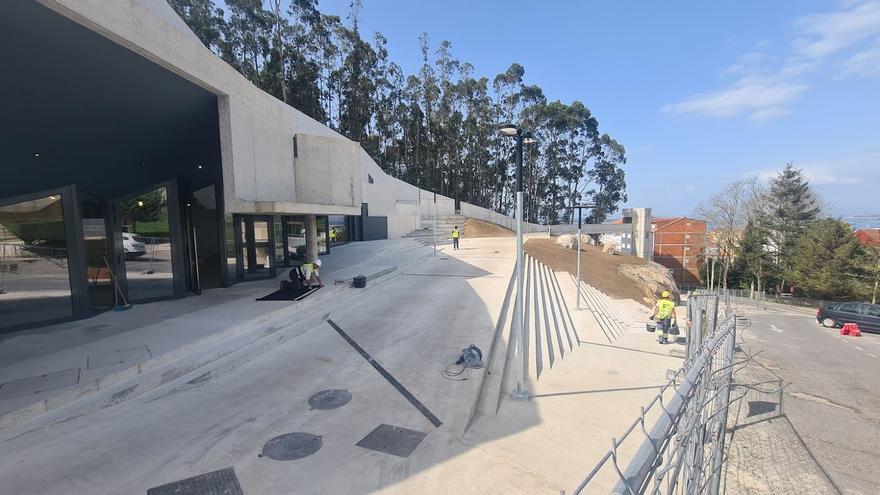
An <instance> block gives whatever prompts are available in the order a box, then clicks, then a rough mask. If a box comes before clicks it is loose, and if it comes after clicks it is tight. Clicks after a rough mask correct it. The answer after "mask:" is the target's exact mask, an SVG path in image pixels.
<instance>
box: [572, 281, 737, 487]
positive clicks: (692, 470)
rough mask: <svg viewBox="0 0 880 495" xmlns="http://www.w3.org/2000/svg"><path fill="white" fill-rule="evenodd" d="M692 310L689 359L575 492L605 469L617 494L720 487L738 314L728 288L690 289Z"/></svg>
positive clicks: (688, 333) (689, 307)
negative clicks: (711, 290)
mask: <svg viewBox="0 0 880 495" xmlns="http://www.w3.org/2000/svg"><path fill="white" fill-rule="evenodd" d="M687 314H688V328H687V339H688V353H687V356H686V359H685V363H684V366H683V367H682V368H681V369H680V370H678V372H676V373H675V376H674V377H673V378H672V380H670V381H669V383H667V384H666V386H664V387H663V388H662V389H661V390H660V392H659V393H658V394H657V396H655V397H654V399H653V400H652V401H651V402H650V403H649V404H648V405H647V406H646V407H645V408H642V410H641V413H640V415H639V417H638V418H637V419H636V420H635V421H634V422H633V423H632V424H631V425H630V427H629V428H627V430H626V431H624V433H623V435H622V436H621V437H620V440H618V439H617V438H613V439H612V448H611V450H610V451H608V452H607V453H606V454H605V455H604V456H603V457H602V459H601V460H600V461H599V463H598V464H597V465H596V467H595V468H594V469H593V470H592V471H591V472H590V473H589V474H588V475H587V477H586V478H585V479H584V480H583V482H581V484H580V485H578V487H577V488H575V490H574V493H575V494H579V493H585V492H584V490H585V489H586V488H587V487H588V486H590V484H591V483H592V482H594V480H596V479H598V478H599V477H600V476H602V475H603V474H604V475H605V476H606V478H607V476H611V477H612V478H615V479H616V482H615V484H614V487H613V489H612V493H614V494H626V495H633V494H642V493H651V494H673V493H686V494H694V493H712V494H717V493H718V490H719V488H720V481H721V476H720V473H721V467H722V465H723V463H724V460H725V459H724V441H725V432H726V425H727V411H728V409H729V405H730V388H731V386H732V385H733V368H734V365H735V362H734V353H735V351H736V316H735V315H734V314H733V313H732V311H731V310H730V297H729V295H718V294H710V293H692V294H690V295H689V296H688V308H687ZM649 418H651V419H649ZM637 431H638V433H636V432H637ZM627 441H629V442H630V443H632V442H633V441H638V442H639V446H638V448H637V449H635V451H634V452H632V450H629V451H628V450H626V449H624V448H622V447H621V446H622V445H623V444H624V443H625V442H627ZM609 473H610V474H609ZM593 491H595V490H591V493H592V492H593Z"/></svg>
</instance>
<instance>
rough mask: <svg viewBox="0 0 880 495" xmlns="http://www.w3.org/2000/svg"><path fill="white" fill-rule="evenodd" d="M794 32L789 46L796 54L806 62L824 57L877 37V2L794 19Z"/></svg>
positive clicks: (879, 31) (879, 17) (879, 25)
mask: <svg viewBox="0 0 880 495" xmlns="http://www.w3.org/2000/svg"><path fill="white" fill-rule="evenodd" d="M795 28H796V29H797V30H798V32H799V34H800V36H799V37H798V38H796V39H795V40H794V41H793V42H792V47H793V48H794V50H795V52H796V53H797V54H799V55H801V56H804V57H807V58H822V57H827V56H829V55H832V54H834V53H837V52H838V51H840V50H842V49H844V48H847V47H850V46H853V45H856V44H858V43H860V42H862V41H864V40H866V39H868V38H872V37H874V36H875V35H877V34H880V2H878V1H870V2H865V3H862V4H859V5H855V6H853V7H851V8H848V9H846V10H842V11H839V12H831V13H827V14H814V15H808V16H805V17H802V18H800V19H798V20H797V21H796V22H795Z"/></svg>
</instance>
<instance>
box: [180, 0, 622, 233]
mask: <svg viewBox="0 0 880 495" xmlns="http://www.w3.org/2000/svg"><path fill="white" fill-rule="evenodd" d="M168 2H169V4H170V5H171V6H172V7H173V8H174V10H175V11H176V12H177V13H178V15H180V17H181V18H183V20H184V21H185V22H186V23H187V24H188V25H189V26H190V28H191V29H192V31H193V32H194V33H195V34H196V35H197V36H198V37H199V39H200V40H201V41H202V43H204V45H205V46H206V47H208V48H209V49H210V50H211V51H213V52H214V53H216V54H217V55H218V56H220V57H221V58H222V59H223V60H225V61H226V62H227V63H229V64H230V65H231V66H232V67H234V68H235V69H236V70H238V71H239V72H240V73H241V74H243V75H244V76H245V77H247V78H248V79H249V80H250V81H251V82H253V83H254V84H255V85H257V86H258V87H260V88H261V89H263V90H264V91H266V92H268V93H270V94H272V95H273V96H275V97H276V98H278V99H280V100H282V101H284V102H286V103H288V104H290V105H291V106H293V107H295V108H297V109H299V110H301V111H302V112H304V113H306V114H307V115H309V116H310V117H312V118H314V119H315V120H318V121H319V122H322V123H324V124H326V125H328V126H329V127H331V128H333V129H335V130H336V131H338V132H339V133H341V134H342V135H344V136H346V137H348V138H349V139H352V140H355V141H359V142H360V143H361V145H362V146H363V147H364V149H365V150H366V151H367V152H368V153H370V155H371V156H372V157H373V158H374V159H375V160H376V162H377V163H378V164H379V165H380V166H381V167H382V169H383V170H385V172H386V173H388V174H389V175H392V176H394V177H397V178H399V179H402V180H404V181H406V182H409V183H411V184H414V185H416V186H418V187H421V188H423V189H426V190H431V191H435V192H438V193H440V194H443V195H446V196H450V197H455V198H459V199H461V200H463V201H467V202H470V203H473V204H477V205H480V206H483V207H486V208H490V209H494V210H496V211H498V212H502V213H510V211H511V209H512V206H513V205H514V201H515V195H514V192H515V191H514V187H515V185H514V179H515V175H514V174H515V170H514V165H513V164H514V146H513V142H512V141H513V140H511V139H505V138H502V137H500V136H499V133H498V127H497V126H498V124H499V123H501V122H505V123H507V122H510V123H515V124H521V125H522V126H523V127H524V128H526V129H529V130H531V131H532V132H533V134H534V135H535V137H536V138H537V140H538V143H537V144H535V145H530V146H527V147H526V148H525V151H524V155H525V156H524V172H523V183H524V188H525V189H526V205H525V216H526V219H527V220H528V221H531V222H541V223H564V222H571V221H572V220H573V218H574V216H573V215H574V213H573V210H571V209H570V207H571V206H573V205H576V204H583V203H591V204H595V205H596V208H595V209H594V210H592V213H591V215H590V217H589V219H588V220H589V221H590V222H602V221H605V220H606V219H607V218H608V217H609V216H610V215H611V214H613V213H614V212H615V211H616V210H617V208H618V205H619V204H620V203H621V202H625V201H626V200H627V196H626V181H625V174H624V171H623V169H622V167H623V165H624V164H625V163H626V150H625V149H624V147H623V146H622V145H621V144H620V143H618V142H617V141H616V140H615V139H614V138H612V137H611V136H609V135H608V134H606V133H602V132H600V130H599V122H598V120H597V119H596V117H595V116H594V115H593V114H592V112H590V110H589V108H587V107H586V106H585V105H584V104H583V103H581V102H580V101H574V102H572V103H570V104H567V103H563V102H561V101H559V100H555V101H551V100H550V99H548V98H547V96H546V95H545V94H544V91H543V90H542V89H541V88H540V87H539V86H537V85H534V84H527V83H526V81H525V78H524V77H525V69H524V68H523V67H522V66H521V65H520V64H518V63H512V64H511V65H510V67H509V68H508V69H507V70H506V71H505V72H503V73H501V74H497V75H496V76H494V77H492V78H490V77H487V76H480V75H476V74H475V69H474V67H473V66H472V65H471V64H469V63H467V62H463V61H461V60H458V59H457V58H455V57H454V56H453V54H452V44H451V43H450V42H449V41H442V42H441V43H439V44H436V45H434V44H432V43H431V41H430V39H429V37H428V35H427V34H423V35H422V36H421V37H420V38H419V40H418V42H419V46H420V48H421V58H422V65H421V67H420V69H419V72H418V73H417V74H405V73H404V72H403V70H402V69H401V68H400V66H398V65H397V64H396V63H394V62H393V61H392V60H391V59H390V56H389V53H388V50H387V40H386V39H385V37H384V36H382V34H381V33H374V34H373V36H372V38H365V37H364V35H363V33H362V32H361V30H360V29H359V26H358V18H359V15H360V11H361V9H362V2H361V0H354V1H353V3H352V4H351V10H350V12H349V14H348V16H347V18H346V19H345V20H343V19H341V18H340V17H339V16H333V15H328V14H324V13H322V12H321V11H320V10H319V9H318V2H317V0H290V1H289V2H284V1H282V0H268V1H263V0H225V1H224V2H222V5H223V7H225V8H221V7H218V5H217V4H215V3H214V2H213V0H168Z"/></svg>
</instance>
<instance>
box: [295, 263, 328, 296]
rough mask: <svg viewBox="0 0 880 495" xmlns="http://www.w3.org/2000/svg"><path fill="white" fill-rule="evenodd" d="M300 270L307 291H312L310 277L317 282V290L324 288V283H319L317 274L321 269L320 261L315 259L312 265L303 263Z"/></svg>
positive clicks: (319, 275)
mask: <svg viewBox="0 0 880 495" xmlns="http://www.w3.org/2000/svg"><path fill="white" fill-rule="evenodd" d="M300 268H301V269H302V272H303V276H304V277H305V278H306V286H308V288H309V290H312V275H314V276H315V279H316V280H317V281H318V288H319V289H320V288H321V287H324V283H323V282H321V274H320V273H318V269H319V268H321V260H320V259H316V260H315V262H314V263H303V264H302V266H301V267H300Z"/></svg>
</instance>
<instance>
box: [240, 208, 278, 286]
mask: <svg viewBox="0 0 880 495" xmlns="http://www.w3.org/2000/svg"><path fill="white" fill-rule="evenodd" d="M237 231H238V234H239V241H240V242H239V243H238V244H239V253H240V259H241V265H240V266H241V270H240V274H241V278H242V279H243V280H253V279H260V278H269V277H274V276H275V240H274V237H275V236H274V234H275V232H274V222H273V221H272V217H264V216H252V215H241V216H239V217H238V229H237Z"/></svg>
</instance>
